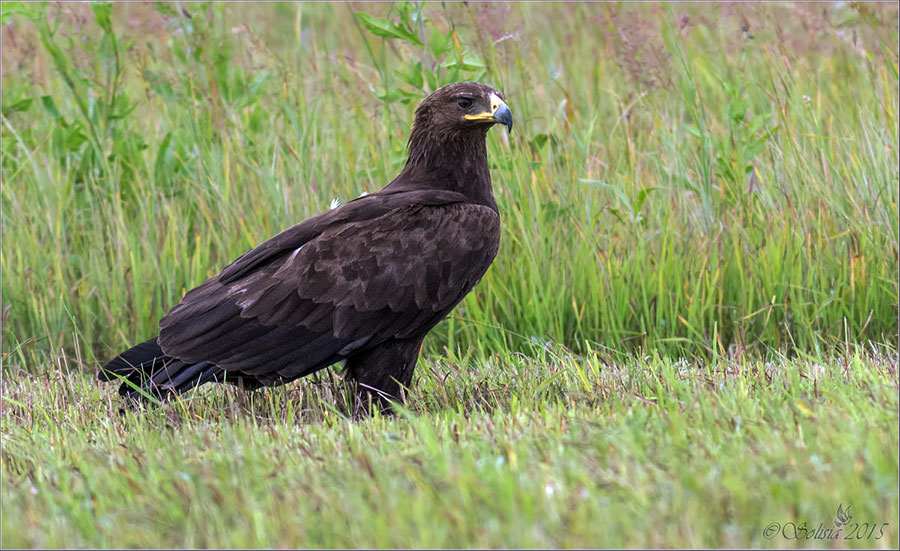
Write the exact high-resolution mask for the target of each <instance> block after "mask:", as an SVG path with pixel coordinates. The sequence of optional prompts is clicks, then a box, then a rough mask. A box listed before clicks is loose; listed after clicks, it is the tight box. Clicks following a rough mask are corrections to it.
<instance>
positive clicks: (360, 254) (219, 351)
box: [99, 82, 512, 403]
mask: <svg viewBox="0 0 900 551" xmlns="http://www.w3.org/2000/svg"><path fill="white" fill-rule="evenodd" d="M495 123H502V124H505V125H507V126H508V128H509V129H510V130H511V129H512V115H511V114H510V111H509V109H508V108H507V106H506V104H505V103H503V101H502V99H501V95H500V93H499V92H497V91H496V90H494V89H493V88H491V87H489V86H486V85H484V84H480V83H475V82H461V83H456V84H451V85H448V86H445V87H443V88H440V89H439V90H437V91H435V92H434V93H432V94H431V95H429V96H428V97H427V98H425V100H423V101H422V103H421V104H420V105H419V107H418V108H417V109H416V114H415V121H414V124H413V130H412V135H411V136H410V139H409V159H408V160H407V163H406V166H405V167H404V169H403V171H402V172H401V173H400V174H399V175H398V176H397V177H396V178H395V179H394V180H393V181H392V182H391V183H389V184H388V185H387V186H385V187H384V188H383V189H381V190H380V191H378V192H376V193H372V194H370V195H366V196H364V197H360V198H359V199H355V200H353V201H350V202H349V203H347V204H345V205H342V206H340V207H338V208H335V209H332V210H330V211H328V212H325V213H322V214H319V215H317V216H314V217H312V218H309V219H307V220H304V221H303V222H301V223H299V224H297V225H295V226H292V227H290V228H288V229H287V230H285V231H283V232H281V233H280V234H278V235H276V236H275V237H273V238H271V239H269V240H268V241H266V242H264V243H262V244H261V245H259V246H258V247H256V248H254V249H253V250H251V251H249V252H248V253H246V254H244V255H243V256H241V257H240V258H238V259H237V260H235V261H234V262H233V263H231V264H230V265H229V266H227V267H226V268H225V269H224V270H222V272H221V273H219V274H218V275H216V276H214V277H212V278H210V279H208V280H207V281H206V282H204V283H203V284H201V285H200V286H199V287H196V288H194V289H192V290H191V291H189V292H188V293H187V294H186V295H185V296H184V298H182V299H181V302H180V303H179V304H178V305H177V306H175V307H174V308H172V309H171V310H170V311H169V313H168V314H166V316H165V317H163V318H162V320H160V322H159V328H160V332H159V335H158V336H157V337H154V338H152V339H150V340H148V341H146V342H143V343H141V344H139V345H137V346H135V347H133V348H131V349H129V350H127V351H125V352H123V353H121V354H120V355H118V356H117V357H116V358H114V359H113V360H112V361H110V362H109V363H107V364H106V365H104V366H103V367H102V368H101V370H100V374H99V376H100V379H101V380H104V381H114V380H120V379H123V378H124V379H127V381H128V382H123V383H122V385H121V386H120V387H119V393H120V394H123V395H126V396H129V397H132V398H140V397H141V396H142V393H141V392H138V391H137V390H136V389H135V387H140V388H141V389H143V390H144V391H145V392H147V393H149V394H151V395H155V396H157V397H166V396H169V395H171V394H173V393H178V392H182V391H185V390H188V389H191V388H194V387H196V386H198V385H200V384H203V383H206V382H209V381H227V382H233V383H239V384H242V385H244V386H246V387H250V388H257V387H261V386H271V385H277V384H283V383H286V382H289V381H292V380H294V379H297V378H299V377H303V376H305V375H309V374H310V373H313V372H315V371H318V370H319V369H322V368H324V367H326V366H328V365H331V364H334V363H336V362H340V361H342V360H346V373H347V375H348V376H349V377H350V378H351V379H352V380H354V381H356V382H357V383H358V389H359V394H360V396H361V397H362V398H366V397H368V396H371V395H374V396H376V397H377V398H378V401H379V402H381V403H387V402H388V401H389V400H397V399H402V388H403V387H408V386H409V385H410V383H411V381H412V374H413V369H414V367H415V363H416V358H417V356H418V353H419V349H420V347H421V344H422V340H423V339H424V338H425V335H426V334H427V333H428V331H430V330H431V328H433V327H434V326H435V325H436V324H437V323H438V322H439V321H440V320H441V319H443V318H444V317H445V316H446V315H447V314H448V313H449V312H450V311H451V310H452V309H453V307H454V306H456V305H457V304H458V303H459V301H461V300H462V299H463V297H465V296H466V294H467V293H468V292H469V291H470V290H472V288H473V287H474V286H475V285H476V284H477V283H478V281H479V280H480V279H481V277H482V276H483V275H484V273H485V271H486V270H487V269H488V266H490V264H491V262H492V261H493V259H494V256H495V255H496V254H497V247H498V245H499V241H500V217H499V214H498V212H497V204H496V203H495V202H494V196H493V191H492V189H491V176H490V172H489V171H488V164H487V148H486V145H485V138H486V135H487V131H488V129H489V128H490V127H491V126H493V125H494V124H495ZM129 383H131V384H129Z"/></svg>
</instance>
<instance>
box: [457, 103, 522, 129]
mask: <svg viewBox="0 0 900 551" xmlns="http://www.w3.org/2000/svg"><path fill="white" fill-rule="evenodd" d="M466 119H468V120H470V121H491V122H496V123H500V124H505V125H506V129H507V131H508V132H512V127H513V118H512V111H510V110H509V106H507V105H506V103H504V102H503V100H502V99H500V98H499V97H497V96H496V95H494V94H491V110H490V111H484V112H482V113H478V114H477V115H466Z"/></svg>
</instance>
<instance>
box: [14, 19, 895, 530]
mask: <svg viewBox="0 0 900 551" xmlns="http://www.w3.org/2000/svg"><path fill="white" fill-rule="evenodd" d="M358 12H363V13H365V14H368V17H366V16H365V15H364V16H361V17H360V16H357V15H356V14H357V13H358ZM2 18H3V21H4V23H5V24H4V26H3V54H2V55H3V76H2V86H3V96H2V125H0V138H2V158H0V177H2V181H3V186H2V191H0V198H2V204H0V207H2V219H0V229H2V237H3V239H2V244H0V259H2V276H3V277H2V281H0V289H2V311H0V320H2V333H0V336H2V363H3V367H2V371H0V374H2V377H3V382H2V394H3V400H2V402H0V408H2V423H3V429H2V433H3V440H2V456H0V457H2V465H0V475H2V479H0V480H2V481H3V487H2V498H3V499H2V503H3V504H2V513H3V514H2V517H3V518H2V528H3V536H2V544H3V546H4V547H11V546H48V547H54V546H56V547H59V546H69V545H72V546H79V547H91V546H99V547H114V546H128V547H140V546H236V547H242V546H282V547H294V546H326V547H333V546H338V547H340V546H344V547H356V546H376V545H377V546H380V547H389V546H400V547H404V546H417V545H421V546H438V547H440V546H443V547H456V546H459V547H472V546H490V547H498V546H523V547H529V546H535V547H550V546H620V545H621V546H673V547H674V546H691V547H694V546H779V547H781V546H794V545H797V546H803V545H822V546H869V547H871V546H885V547H896V545H897V541H898V537H897V524H896V517H897V514H898V493H897V465H898V454H897V452H896V449H897V438H898V436H897V433H898V423H897V415H896V410H897V384H898V383H897V363H898V356H897V341H896V338H897V332H898V308H897V305H898V296H900V293H898V279H897V273H898V242H897V235H898V231H900V222H898V214H897V208H898V201H900V197H898V196H900V192H898V187H897V180H898V177H900V166H898V160H897V151H898V150H900V143H898V141H900V139H898V125H897V117H898V113H897V105H898V98H900V92H898V81H897V76H898V70H897V67H898V63H900V62H898V51H897V49H896V43H897V38H898V34H900V33H898V26H897V9H896V6H893V5H891V4H868V3H846V4H844V3H830V4H816V5H812V4H772V3H768V4H751V5H741V4H739V5H731V4H729V5H725V4H722V5H715V6H714V7H711V6H710V5H706V6H692V5H687V4H665V5H636V4H552V5H550V4H544V5H541V4H503V5H500V4H497V5H493V4H478V3H470V4H469V5H463V4H454V3H450V4H446V5H440V4H427V5H418V4H408V3H394V4H359V5H353V4H287V3H279V4H268V5H264V6H262V7H259V6H254V8H253V9H252V10H251V9H250V8H249V7H247V6H242V5H240V4H215V3H213V4H205V3H185V4H156V5H151V4H128V5H116V6H112V5H110V4H103V3H93V4H90V5H88V4H76V3H59V4H48V5H43V4H30V3H15V2H4V3H3V6H2ZM465 79H475V80H482V81H486V82H489V83H491V84H493V85H495V86H497V87H498V88H499V89H501V90H503V91H504V92H505V93H506V97H507V100H508V103H509V105H510V108H511V109H512V111H513V115H514V117H515V121H516V124H515V131H514V132H513V134H512V135H510V136H509V137H506V136H505V135H504V134H502V133H501V132H492V133H490V135H489V144H488V146H489V158H490V162H491V171H492V175H493V181H494V187H495V192H496V196H497V201H498V204H499V206H500V211H501V216H502V224H503V236H502V240H501V250H500V254H499V256H498V258H497V260H496V262H495V263H494V265H493V267H492V268H491V269H490V270H489V272H488V274H487V275H486V276H485V278H484V279H483V280H482V282H481V283H480V284H479V286H478V288H477V290H476V291H475V292H473V293H472V294H470V296H469V297H468V298H467V299H466V300H465V301H464V302H463V303H462V304H461V305H460V306H459V307H458V308H457V309H456V310H455V311H454V313H453V314H452V315H451V316H450V318H449V319H448V320H447V321H445V322H443V323H442V324H440V325H439V326H438V327H437V328H436V329H435V330H434V331H433V333H432V334H431V335H430V336H429V337H428V339H427V340H426V343H425V351H424V355H423V360H422V362H421V364H420V366H419V368H418V372H419V374H420V376H419V378H418V380H417V383H416V388H415V392H414V397H413V401H412V402H411V403H410V404H409V406H410V412H409V414H408V415H407V414H404V415H401V416H400V417H399V418H396V419H387V418H375V419H371V420H367V421H364V422H355V423H353V422H349V421H347V420H346V419H345V417H344V416H343V414H342V411H344V410H343V409H342V407H343V406H342V404H343V400H344V397H343V394H342V392H341V391H340V386H339V385H338V384H337V382H336V376H335V374H334V373H333V372H331V371H328V372H326V373H324V374H321V375H320V376H319V377H318V378H317V379H316V380H315V381H313V382H303V383H298V384H294V385H292V386H290V387H288V388H284V389H276V390H270V391H265V392H261V393H254V394H249V395H248V394H243V393H239V392H237V391H233V390H223V389H208V390H203V391H201V392H199V393H197V394H196V395H194V396H191V397H189V398H186V400H187V401H185V402H182V403H177V404H170V405H167V406H164V407H163V408H160V409H157V410H150V411H146V412H143V413H141V414H136V413H135V412H130V411H129V412H125V413H124V414H122V415H120V414H119V407H120V405H121V404H119V403H118V401H117V400H116V399H115V397H114V395H111V394H110V392H111V391H110V389H108V388H103V387H100V386H98V385H97V384H95V383H94V381H93V380H92V379H91V377H92V375H93V373H94V372H95V371H96V367H97V365H98V363H99V362H102V361H105V360H106V359H108V358H109V357H110V356H111V355H112V354H114V353H115V352H117V351H119V350H121V349H123V348H124V347H126V346H128V345H131V344H133V343H135V342H138V341H139V340H143V339H146V338H148V337H149V336H150V335H152V334H154V333H155V327H156V323H157V320H158V319H159V318H160V317H161V315H163V314H164V313H165V311H166V310H167V309H168V308H169V307H170V306H171V305H173V304H175V303H176V302H177V301H178V299H179V298H180V297H181V296H182V294H183V293H184V292H185V291H186V290H188V289H190V288H191V287H193V286H194V285H196V284H198V283H200V282H201V281H203V280H204V279H205V278H207V277H209V276H211V275H213V274H215V273H216V272H218V271H219V270H220V269H221V268H222V267H223V266H224V265H226V264H227V263H228V262H230V261H231V260H233V259H234V258H235V257H237V256H238V255H239V254H241V253H243V252H245V251H247V250H248V249H249V248H251V247H252V246H254V245H256V244H257V243H259V242H260V241H262V240H263V239H266V238H267V237H270V236H271V235H273V234H274V233H276V232H278V231H280V230H281V229H283V228H285V227H287V226H289V225H291V224H293V223H295V222H297V221H298V220H301V219H303V218H305V217H307V216H310V215H312V214H314V213H317V212H320V211H322V210H324V209H327V208H328V206H329V204H330V203H331V201H332V199H334V198H338V199H341V200H344V201H346V200H348V199H351V198H353V197H356V196H357V195H359V194H360V193H362V192H363V191H366V190H369V191H371V190H374V189H378V188H380V187H381V186H383V185H384V184H385V183H386V182H387V181H388V180H389V179H390V178H391V177H393V176H394V175H395V174H396V173H397V172H398V171H399V170H400V168H401V167H402V164H403V162H404V160H405V157H404V154H405V145H406V139H407V137H408V132H409V124H410V121H411V117H412V110H413V109H414V107H415V105H416V103H417V101H418V100H419V98H421V97H423V96H424V95H425V94H426V93H427V92H428V91H429V90H432V89H434V88H435V87H436V86H438V85H440V84H443V83H445V82H449V81H454V80H465ZM841 503H843V504H845V505H846V504H851V506H852V507H853V509H852V514H853V517H854V521H857V522H868V523H871V522H879V523H880V522H890V523H891V524H890V525H889V526H888V527H887V528H886V532H885V537H884V538H882V539H881V540H877V541H876V540H870V539H863V540H859V541H856V540H853V541H851V540H841V541H820V540H815V541H804V542H799V543H798V542H796V541H794V540H787V539H784V538H781V539H773V540H766V539H765V538H764V536H763V530H764V528H765V526H766V525H767V524H769V523H770V522H779V523H785V522H797V523H800V522H802V521H808V522H809V523H810V525H811V526H812V525H818V523H819V522H824V523H825V524H826V525H830V524H829V523H830V522H831V521H832V519H833V516H834V511H835V510H836V508H837V506H838V505H839V504H841Z"/></svg>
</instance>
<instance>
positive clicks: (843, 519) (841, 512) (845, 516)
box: [834, 503, 853, 528]
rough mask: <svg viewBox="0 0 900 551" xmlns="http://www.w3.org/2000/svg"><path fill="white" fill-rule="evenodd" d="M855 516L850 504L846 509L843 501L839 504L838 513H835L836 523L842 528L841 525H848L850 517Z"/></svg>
mask: <svg viewBox="0 0 900 551" xmlns="http://www.w3.org/2000/svg"><path fill="white" fill-rule="evenodd" d="M852 518H853V515H851V514H850V506H849V505H848V506H847V508H846V509H844V504H843V503H841V504H840V505H838V508H837V513H835V515H834V525H835V526H837V527H838V528H840V527H841V526H846V525H847V523H848V522H850V519H852Z"/></svg>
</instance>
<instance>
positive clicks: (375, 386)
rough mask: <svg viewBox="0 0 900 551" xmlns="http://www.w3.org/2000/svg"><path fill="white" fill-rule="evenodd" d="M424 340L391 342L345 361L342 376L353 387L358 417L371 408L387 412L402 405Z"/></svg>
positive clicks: (394, 340)
mask: <svg viewBox="0 0 900 551" xmlns="http://www.w3.org/2000/svg"><path fill="white" fill-rule="evenodd" d="M424 339H425V337H424V336H422V337H417V338H412V339H402V340H401V339H392V340H389V341H386V342H384V343H382V344H380V345H378V346H376V347H374V348H371V349H369V350H365V351H362V352H359V353H358V354H354V355H353V356H350V357H349V358H347V364H346V366H345V369H346V371H345V373H346V374H347V377H348V378H349V379H350V380H351V381H353V382H354V383H355V385H356V399H357V401H356V409H357V413H362V412H364V411H367V410H369V409H370V408H371V406H373V405H374V406H377V407H379V408H381V409H382V410H383V411H385V412H389V411H390V410H391V402H400V403H401V404H402V403H404V402H405V399H406V395H405V393H406V389H407V388H409V385H410V384H411V383H412V376H413V370H415V368H416V360H417V359H418V357H419V350H420V349H421V348H422V341H423V340H424Z"/></svg>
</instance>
